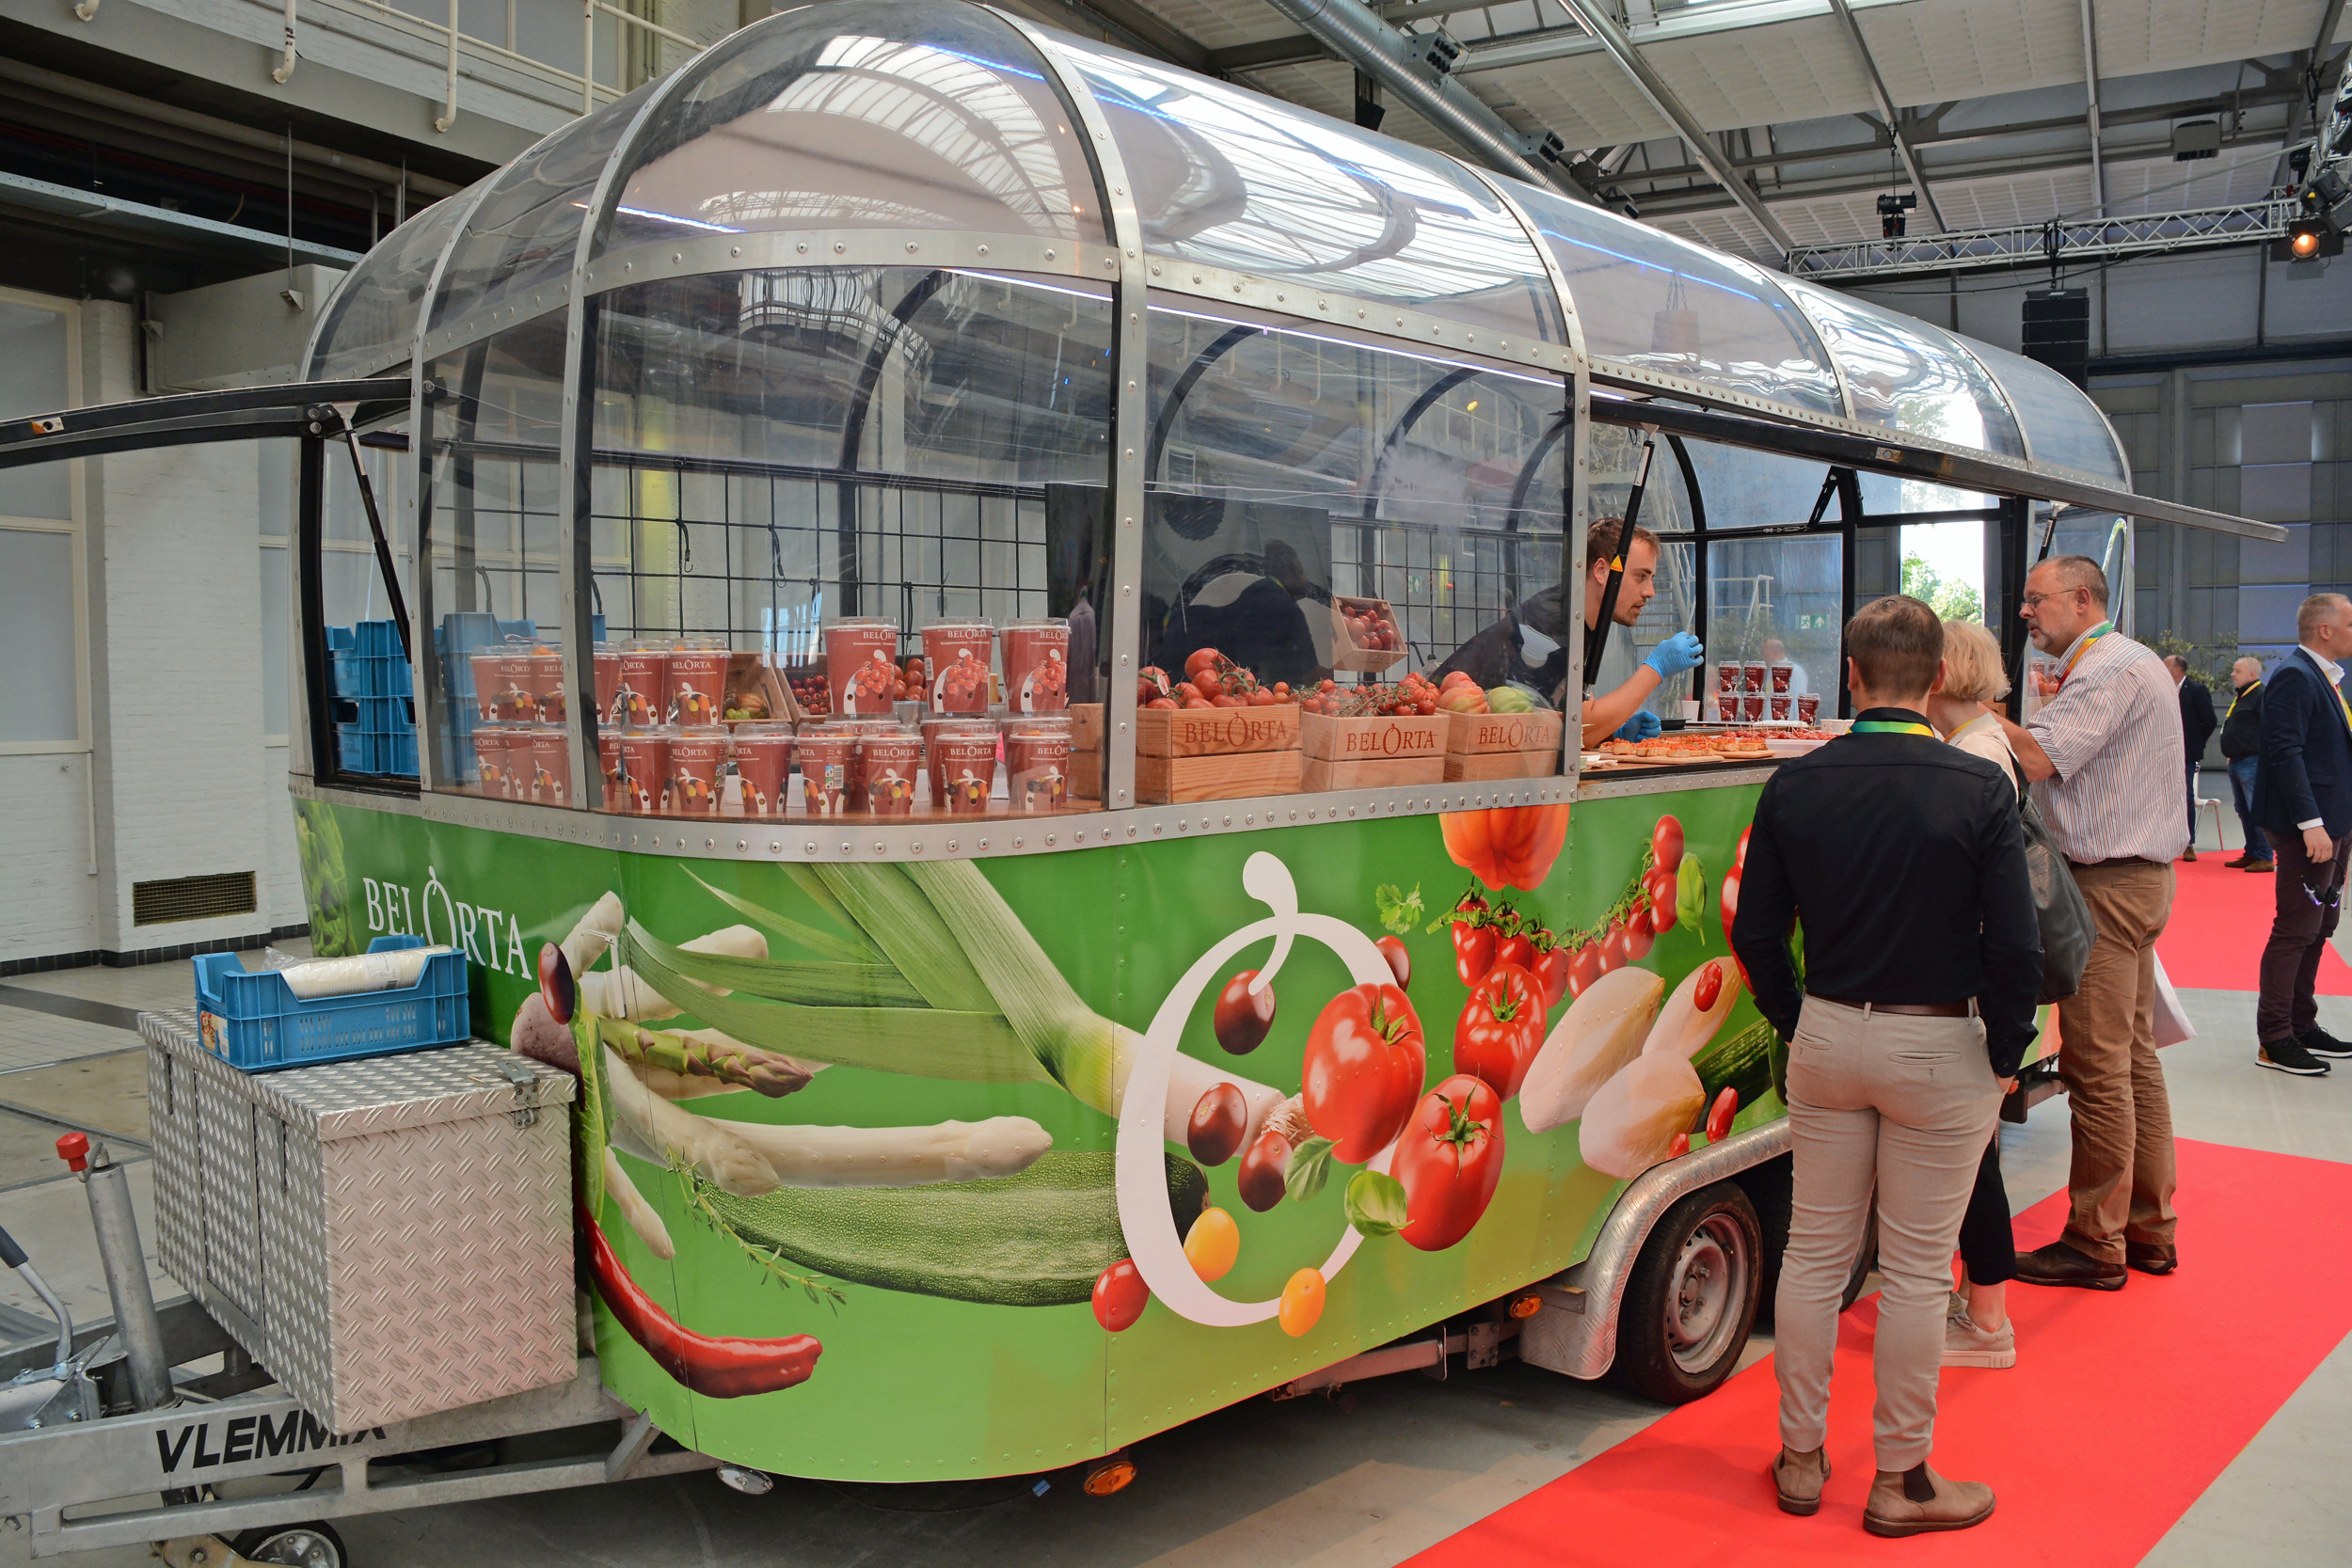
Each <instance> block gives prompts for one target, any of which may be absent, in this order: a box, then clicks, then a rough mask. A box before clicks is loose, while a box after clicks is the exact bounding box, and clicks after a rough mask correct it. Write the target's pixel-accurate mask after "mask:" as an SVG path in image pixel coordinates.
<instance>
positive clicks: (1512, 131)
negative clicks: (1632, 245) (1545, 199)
mask: <svg viewBox="0 0 2352 1568" xmlns="http://www.w3.org/2000/svg"><path fill="white" fill-rule="evenodd" d="M1271 3H1272V5H1273V7H1274V8H1275V9H1276V10H1278V11H1280V12H1281V13H1282V14H1283V15H1284V16H1287V17H1289V18H1290V19H1291V20H1292V21H1293V22H1295V23H1297V24H1299V25H1300V26H1301V27H1304V28H1306V29H1307V30H1308V31H1309V32H1310V33H1312V34H1313V35H1314V36H1315V37H1317V38H1319V39H1321V40H1323V41H1324V43H1325V44H1326V45H1327V47H1328V48H1329V49H1330V51H1331V53H1332V54H1334V55H1338V56H1339V57H1340V58H1341V59H1343V60H1346V61H1348V62H1349V63H1351V64H1353V65H1354V66H1356V67H1357V68H1358V69H1359V70H1360V71H1363V72H1364V73H1365V74H1367V75H1369V76H1374V77H1376V78H1378V80H1379V82H1380V85H1381V86H1382V87H1386V88H1388V89H1389V90H1390V91H1391V93H1393V94H1395V95H1396V98H1397V101H1398V102H1400V103H1405V104H1406V105H1408V106H1409V107H1410V108H1411V109H1412V110H1413V112H1414V113H1415V114H1418V115H1420V116H1421V117H1422V119H1425V120H1427V121H1428V122H1429V123H1430V125H1431V126H1433V127H1434V128H1435V129H1436V130H1437V131H1438V133H1439V134H1440V135H1444V136H1446V137H1447V138H1449V139H1450V140H1452V141H1453V142H1454V144H1455V145H1457V146H1459V147H1460V148H1461V149H1462V150H1464V151H1465V152H1467V153H1469V154H1470V157H1472V158H1473V159H1475V160H1476V161H1477V162H1479V163H1481V164H1484V165H1485V166H1487V167H1488V168H1491V169H1493V170H1495V171H1496V172H1497V173H1499V174H1508V175H1510V176H1512V177H1513V178H1515V179H1519V180H1527V179H1531V178H1532V179H1534V180H1536V181H1538V182H1542V183H1544V184H1547V185H1550V186H1553V187H1554V188H1556V189H1558V190H1560V191H1562V192H1563V193H1565V194H1566V195H1568V196H1572V197H1574V198H1577V199H1578V200H1580V201H1593V200H1594V199H1595V198H1594V196H1593V193H1592V192H1591V191H1589V190H1587V189H1585V188H1584V186H1583V184H1582V183H1581V182H1579V181H1578V180H1577V179H1576V178H1575V176H1573V175H1571V174H1570V173H1569V172H1568V170H1567V167H1566V166H1565V165H1564V164H1561V163H1558V162H1555V161H1554V160H1553V159H1552V158H1549V157H1546V156H1545V155H1544V144H1545V143H1546V141H1547V140H1548V141H1549V144H1550V146H1551V149H1552V150H1554V151H1555V152H1558V151H1562V149H1561V148H1560V145H1559V138H1558V137H1557V136H1547V135H1535V136H1529V135H1524V134H1523V133H1521V132H1520V131H1519V130H1518V127H1516V126H1514V125H1513V124H1512V123H1511V122H1510V121H1509V120H1507V119H1503V118H1502V116H1501V115H1499V114H1497V113H1496V112H1495V110H1494V107H1493V106H1492V105H1491V104H1489V103H1486V101H1485V100H1484V99H1482V98H1480V97H1479V96H1478V95H1477V94H1475V93H1473V92H1471V91H1470V88H1468V87H1464V86H1463V85H1462V84H1461V83H1459V82H1457V81H1455V80H1454V78H1453V77H1452V76H1451V75H1448V74H1446V73H1445V72H1444V71H1438V70H1432V69H1431V68H1430V67H1429V66H1428V65H1427V64H1426V63H1424V61H1423V60H1422V59H1421V58H1417V57H1416V55H1417V53H1418V51H1419V50H1421V49H1425V48H1426V47H1427V46H1428V41H1429V40H1426V39H1420V40H1417V39H1415V38H1414V37H1413V36H1412V35H1409V34H1406V33H1400V32H1398V31H1397V30H1396V29H1395V28H1394V27H1391V26H1390V25H1389V24H1387V23H1386V22H1383V21H1382V20H1380V17H1379V15H1378V13H1376V12H1375V11H1374V10H1373V9H1372V8H1370V7H1368V6H1365V5H1363V4H1361V3H1360V0H1271Z"/></svg>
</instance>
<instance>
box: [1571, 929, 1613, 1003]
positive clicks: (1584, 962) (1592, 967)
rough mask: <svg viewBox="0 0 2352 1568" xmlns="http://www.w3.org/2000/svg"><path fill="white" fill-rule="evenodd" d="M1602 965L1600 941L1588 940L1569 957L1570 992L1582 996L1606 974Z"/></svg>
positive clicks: (1572, 994)
mask: <svg viewBox="0 0 2352 1568" xmlns="http://www.w3.org/2000/svg"><path fill="white" fill-rule="evenodd" d="M1606 973H1607V971H1605V970H1604V969H1603V968H1602V967H1601V961H1600V943H1599V942H1586V943H1585V944H1584V945H1583V946H1581V947H1580V948H1578V949H1577V950H1576V955H1575V957H1573V958H1570V959H1568V994H1569V995H1570V996H1581V995H1583V994H1584V991H1585V989H1586V988H1587V987H1589V986H1591V985H1592V983H1593V982H1594V981H1596V980H1597V979H1599V978H1600V977H1601V975H1602V974H1606Z"/></svg>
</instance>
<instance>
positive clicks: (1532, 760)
mask: <svg viewBox="0 0 2352 1568" xmlns="http://www.w3.org/2000/svg"><path fill="white" fill-rule="evenodd" d="M1559 771H1560V753H1559V752H1447V753H1446V754H1445V782H1446V783H1448V784H1459V783H1463V782H1466V781H1475V780H1483V779H1541V778H1547V777H1549V776H1550V775H1551V774H1554V773H1557V772H1559Z"/></svg>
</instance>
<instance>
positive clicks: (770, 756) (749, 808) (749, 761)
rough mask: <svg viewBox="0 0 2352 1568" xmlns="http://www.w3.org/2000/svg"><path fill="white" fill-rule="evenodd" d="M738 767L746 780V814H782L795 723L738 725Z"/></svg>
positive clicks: (736, 748)
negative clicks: (793, 724) (792, 724)
mask: <svg viewBox="0 0 2352 1568" xmlns="http://www.w3.org/2000/svg"><path fill="white" fill-rule="evenodd" d="M734 738H735V771H736V775H737V776H738V777H739V778H740V779H741V780H742V781H743V786H742V787H743V815H744V816H783V815H784V781H785V776H786V771H787V768H789V766H790V763H791V757H792V726H791V725H789V724H771V723H757V722H755V723H744V724H738V725H736V726H735V737H734Z"/></svg>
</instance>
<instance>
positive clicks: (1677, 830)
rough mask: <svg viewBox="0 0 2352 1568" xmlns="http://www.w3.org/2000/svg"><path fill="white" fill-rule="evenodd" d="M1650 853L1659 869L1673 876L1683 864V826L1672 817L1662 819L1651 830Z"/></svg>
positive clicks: (1662, 817)
mask: <svg viewBox="0 0 2352 1568" xmlns="http://www.w3.org/2000/svg"><path fill="white" fill-rule="evenodd" d="M1649 852H1650V858H1651V859H1652V860H1654V861H1656V862H1657V863H1658V869H1659V870H1661V871H1663V872H1665V873H1666V874H1667V875H1668V876H1672V875H1673V874H1674V873H1675V871H1676V870H1677V868H1679V867H1680V866H1681V864H1682V824H1681V823H1680V822H1678V821H1677V820H1676V819H1675V818H1674V817H1671V816H1661V817H1660V818H1659V819H1658V826H1657V827H1655V828H1653V829H1651V830H1650V835H1649Z"/></svg>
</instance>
